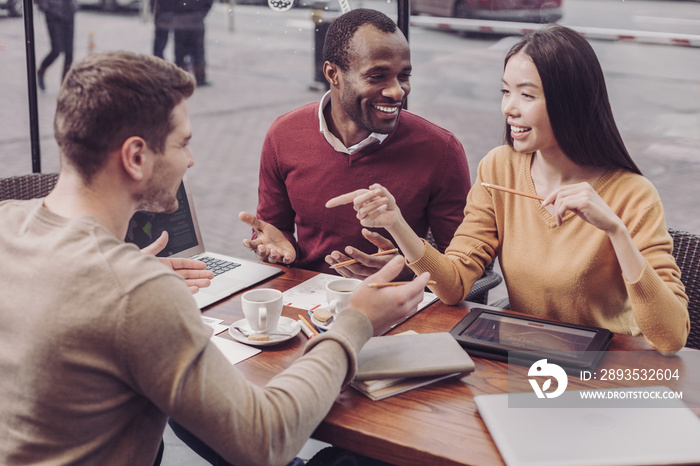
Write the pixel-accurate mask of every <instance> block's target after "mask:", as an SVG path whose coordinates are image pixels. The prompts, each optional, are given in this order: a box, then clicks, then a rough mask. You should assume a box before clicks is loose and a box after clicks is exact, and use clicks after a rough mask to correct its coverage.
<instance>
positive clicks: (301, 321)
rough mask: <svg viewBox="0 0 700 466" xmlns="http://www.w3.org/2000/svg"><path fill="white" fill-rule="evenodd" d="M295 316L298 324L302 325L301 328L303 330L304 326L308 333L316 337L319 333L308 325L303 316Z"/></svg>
mask: <svg viewBox="0 0 700 466" xmlns="http://www.w3.org/2000/svg"><path fill="white" fill-rule="evenodd" d="M297 315H298V317H299V323H300V324H303V325H302V328H304V326H306V328H308V329H309V331H310V332H311V333H313V336H316V335H318V334H319V333H318V332H317V331H316V329H315V328H314V326H313V325H311V324H310V323H309V321H308V320H306V318H305V317H304V316H303V315H301V314H297ZM305 333H306V332H305ZM309 338H312V337H309Z"/></svg>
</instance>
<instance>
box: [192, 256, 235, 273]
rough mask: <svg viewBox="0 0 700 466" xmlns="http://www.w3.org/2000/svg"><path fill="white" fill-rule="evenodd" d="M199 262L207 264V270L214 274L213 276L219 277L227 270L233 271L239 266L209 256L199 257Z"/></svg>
mask: <svg viewBox="0 0 700 466" xmlns="http://www.w3.org/2000/svg"><path fill="white" fill-rule="evenodd" d="M199 260H201V261H202V262H204V263H205V264H207V270H211V271H212V272H214V276H217V275H221V274H222V273H224V272H228V271H229V270H233V269H235V268H236V267H240V266H241V264H239V263H238V262H231V261H226V260H222V259H215V258H213V257H209V256H204V257H200V258H199Z"/></svg>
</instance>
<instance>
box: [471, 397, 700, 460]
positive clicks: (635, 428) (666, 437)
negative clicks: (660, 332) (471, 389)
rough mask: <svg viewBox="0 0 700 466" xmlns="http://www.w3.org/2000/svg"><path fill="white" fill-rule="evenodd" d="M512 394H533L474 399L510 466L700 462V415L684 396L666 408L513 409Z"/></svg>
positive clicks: (592, 404) (575, 401)
mask: <svg viewBox="0 0 700 466" xmlns="http://www.w3.org/2000/svg"><path fill="white" fill-rule="evenodd" d="M614 390H622V389H614ZM633 390H642V391H670V389H668V388H667V387H639V388H634V389H633ZM587 391H589V392H594V391H595V392H597V391H605V390H587ZM509 396H511V397H528V398H530V397H533V396H534V394H532V393H510V394H507V393H504V394H497V395H479V396H476V397H474V402H475V403H476V406H477V408H478V410H479V414H480V415H481V417H482V419H483V420H484V423H485V424H486V427H487V428H488V430H489V433H490V434H491V437H492V438H493V440H494V442H495V443H496V446H497V447H498V451H499V452H500V453H501V456H502V458H503V460H504V461H505V463H506V464H507V465H508V466H526V465H527V466H550V465H551V466H555V465H556V466H571V465H577V466H579V465H605V466H613V465H650V464H700V418H698V416H696V415H695V413H694V412H693V411H692V410H690V409H689V408H688V407H687V406H686V405H685V404H684V403H683V401H681V400H678V399H674V400H664V402H665V403H666V402H668V403H669V404H668V406H675V407H667V408H660V407H650V408H625V407H595V406H596V405H595V404H594V403H593V402H590V401H589V402H588V404H589V405H590V406H588V407H569V408H566V407H564V408H547V407H544V406H543V407H535V408H513V407H509V406H508V397H509ZM564 397H568V401H569V402H571V403H573V404H570V406H577V404H576V403H578V402H579V401H580V400H581V395H580V393H579V391H578V390H567V391H566V392H565V393H564V394H562V395H561V396H560V398H564ZM541 401H542V402H543V403H546V402H547V401H550V400H549V399H544V400H541ZM561 401H562V402H565V401H567V400H566V399H565V398H564V399H562V400H561ZM598 406H600V404H598ZM618 406H619V405H618Z"/></svg>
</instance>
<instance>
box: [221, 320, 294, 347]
mask: <svg viewBox="0 0 700 466" xmlns="http://www.w3.org/2000/svg"><path fill="white" fill-rule="evenodd" d="M234 327H240V328H242V329H243V330H250V326H249V325H248V321H247V320H245V319H241V320H239V321H238V322H234V323H233V324H231V326H230V327H229V328H228V333H229V335H231V336H232V337H233V338H235V339H236V340H238V341H240V342H241V343H245V344H246V345H253V346H271V345H277V344H279V343H282V342H284V341H287V340H291V339H292V338H294V337H295V336H297V334H298V333H299V331H300V330H301V325H299V322H297V321H296V320H294V319H290V318H289V317H284V316H282V317H280V321H279V323H278V324H277V330H276V331H275V332H276V333H288V334H289V336H288V337H282V336H277V335H274V336H270V339H269V340H266V341H250V340H248V337H247V336H245V335H243V334H242V333H241V332H239V331H238V330H236V329H235V328H234Z"/></svg>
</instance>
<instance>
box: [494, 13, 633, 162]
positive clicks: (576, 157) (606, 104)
mask: <svg viewBox="0 0 700 466" xmlns="http://www.w3.org/2000/svg"><path fill="white" fill-rule="evenodd" d="M518 52H523V53H525V54H527V55H528V56H529V57H530V58H531V59H532V61H533V62H534V64H535V66H536V67H537V71H538V73H539V75H540V79H541V80H542V87H543V90H544V96H545V100H546V102H547V113H548V114H549V121H550V123H551V125H552V131H553V132H554V137H555V138H556V139H557V143H558V144H559V147H560V148H561V150H562V151H564V153H565V154H566V155H567V156H568V157H569V158H570V159H571V160H572V161H573V162H574V163H576V164H578V165H588V166H596V167H606V168H609V167H619V168H625V169H627V170H629V171H631V172H634V173H638V174H640V175H641V173H642V172H641V171H640V170H639V168H638V167H637V165H636V164H635V163H634V161H633V160H632V157H630V155H629V153H628V152H627V149H626V148H625V144H624V143H623V142H622V137H621V136H620V132H619V131H618V129H617V125H616V124H615V119H614V118H613V114H612V110H611V108H610V101H609V100H608V91H607V89H606V87H605V78H604V77H603V70H602V69H601V67H600V63H599V62H598V58H597V57H596V54H595V52H594V51H593V48H591V45H590V44H589V43H588V41H587V40H586V39H585V38H584V37H583V36H582V35H581V34H579V33H578V32H576V31H573V30H571V29H569V28H566V27H564V26H548V27H545V28H542V29H538V30H536V31H534V32H531V33H529V34H528V35H526V36H525V37H523V38H522V39H521V40H520V41H519V42H518V43H517V44H515V45H514V46H513V47H512V48H511V49H510V51H509V52H508V55H506V59H505V63H504V68H505V65H506V64H507V63H508V60H509V59H510V58H511V57H512V56H513V55H515V54H517V53H518ZM506 142H507V143H508V145H509V146H510V147H513V138H512V137H511V135H510V131H509V128H508V124H507V123H506Z"/></svg>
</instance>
